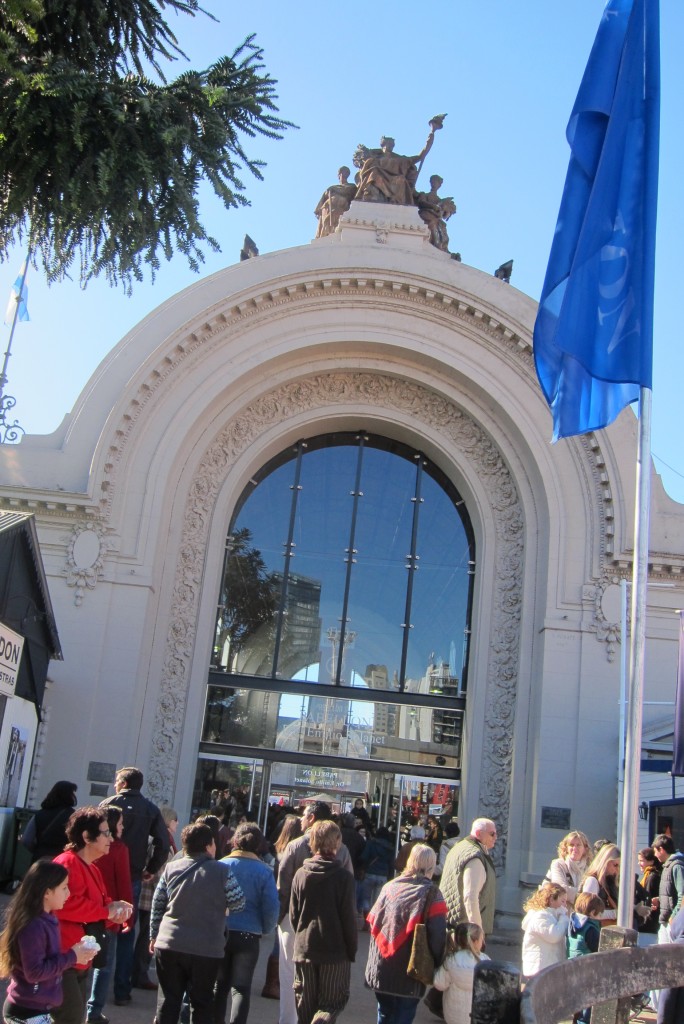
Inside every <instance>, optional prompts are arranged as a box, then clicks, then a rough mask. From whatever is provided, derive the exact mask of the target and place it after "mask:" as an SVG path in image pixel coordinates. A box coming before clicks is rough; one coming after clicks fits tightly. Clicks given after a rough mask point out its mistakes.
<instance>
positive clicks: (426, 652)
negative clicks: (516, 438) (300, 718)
mask: <svg viewBox="0 0 684 1024" xmlns="http://www.w3.org/2000/svg"><path fill="white" fill-rule="evenodd" d="M474 560H475V554H474V543H473V537H472V530H471V527H470V522H469V520H468V517H467V514H466V511H465V506H464V503H463V501H462V499H461V498H460V496H459V494H458V493H457V491H456V489H455V488H454V486H453V485H452V484H451V483H450V481H449V480H447V478H446V477H445V476H444V474H443V473H442V472H441V471H440V470H439V469H437V468H436V467H435V466H433V465H431V464H430V462H429V461H428V460H427V459H426V458H425V456H424V455H423V454H422V453H420V452H416V451H414V450H412V449H410V448H408V447H407V446H406V445H403V444H400V443H398V442H396V441H390V440H388V439H387V438H383V437H378V436H373V435H369V434H366V433H364V432H359V433H336V434H328V435H325V436H320V437H315V438H311V439H308V440H306V441H301V442H299V443H298V444H297V445H295V446H294V447H293V448H291V449H288V450H287V451H285V452H283V453H281V454H280V455H279V456H278V457H276V458H275V459H273V460H272V461H271V462H270V463H268V464H267V465H266V466H265V467H264V468H263V469H262V470H261V472H260V473H259V474H257V475H256V476H255V477H254V478H253V479H252V480H251V481H250V483H249V485H248V487H247V488H246V489H245V491H244V493H243V494H242V496H241V498H240V501H239V502H238V505H237V508H236V510H235V513H234V516H233V520H232V522H231V525H230V529H229V533H228V538H227V542H226V552H225V560H224V568H223V576H222V583H221V593H220V597H219V607H218V614H217V621H216V631H215V643H214V648H213V656H212V669H213V670H214V672H215V671H216V670H219V671H222V672H225V673H226V675H229V676H231V677H236V676H238V677H239V676H245V677H246V676H251V677H260V676H261V677H264V676H265V677H269V678H272V679H274V680H278V681H279V683H285V682H287V681H295V682H296V681H305V682H308V683H311V682H320V683H328V684H333V685H337V686H354V687H364V688H366V687H369V688H372V689H376V690H393V691H396V692H397V693H402V692H404V693H407V694H408V693H412V692H413V693H419V692H422V693H426V692H431V693H452V694H454V693H458V694H463V693H464V691H465V687H466V683H467V666H468V637H469V634H470V605H471V594H472V580H473V567H474Z"/></svg>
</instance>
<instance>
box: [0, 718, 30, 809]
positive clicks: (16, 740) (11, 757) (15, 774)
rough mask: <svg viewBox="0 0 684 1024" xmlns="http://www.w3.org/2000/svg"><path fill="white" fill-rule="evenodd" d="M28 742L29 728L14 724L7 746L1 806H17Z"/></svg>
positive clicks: (0, 796)
mask: <svg viewBox="0 0 684 1024" xmlns="http://www.w3.org/2000/svg"><path fill="white" fill-rule="evenodd" d="M27 743H28V730H27V729H22V728H20V727H19V726H18V725H13V726H12V728H11V730H10V741H9V746H8V748H7V760H6V762H5V775H4V777H3V780H2V789H0V806H2V807H16V805H17V799H18V797H19V785H20V783H21V773H22V771H23V770H24V758H25V757H26V745H27Z"/></svg>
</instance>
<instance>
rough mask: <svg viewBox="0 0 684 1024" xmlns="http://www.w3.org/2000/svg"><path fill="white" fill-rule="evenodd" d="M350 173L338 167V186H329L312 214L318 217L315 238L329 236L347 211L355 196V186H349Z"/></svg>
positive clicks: (346, 169)
mask: <svg viewBox="0 0 684 1024" xmlns="http://www.w3.org/2000/svg"><path fill="white" fill-rule="evenodd" d="M350 174H351V171H350V170H349V168H348V167H340V169H339V171H338V172H337V177H338V180H339V185H331V186H330V188H326V190H325V192H324V193H323V195H322V196H321V198H320V199H319V201H318V206H317V207H316V209H315V210H314V213H315V214H316V216H317V217H318V230H317V231H316V238H324V237H325V235H330V234H332V232H333V231H334V230H335V228H336V227H337V225H338V223H339V220H340V217H341V216H342V214H343V213H346V212H347V210H348V209H349V207H350V205H351V202H352V199H353V198H354V196H355V195H356V185H351V184H349V180H348V179H349V175H350Z"/></svg>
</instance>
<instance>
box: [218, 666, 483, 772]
mask: <svg viewBox="0 0 684 1024" xmlns="http://www.w3.org/2000/svg"><path fill="white" fill-rule="evenodd" d="M462 720H463V719H462V713H461V712H457V711H438V710H434V709H431V708H416V707H413V706H410V707H409V706H403V705H398V704H376V703H373V702H371V701H357V700H354V701H350V700H343V699H340V698H337V697H310V696H307V695H304V694H297V693H291V692H288V693H276V692H265V691H261V690H259V691H257V690H246V689H232V688H225V687H220V686H210V687H209V695H208V699H207V710H206V716H205V721H204V729H203V732H202V740H203V742H205V743H221V744H238V745H241V746H253V747H259V748H260V754H261V756H265V751H268V750H269V749H270V750H279V751H295V752H297V753H309V754H315V755H328V756H333V757H345V758H353V759H356V760H359V759H363V760H369V759H370V760H375V761H392V762H398V763H406V764H412V765H419V764H422V765H435V763H436V758H437V757H441V758H444V764H443V765H442V767H448V768H456V767H459V766H460V760H461V733H462Z"/></svg>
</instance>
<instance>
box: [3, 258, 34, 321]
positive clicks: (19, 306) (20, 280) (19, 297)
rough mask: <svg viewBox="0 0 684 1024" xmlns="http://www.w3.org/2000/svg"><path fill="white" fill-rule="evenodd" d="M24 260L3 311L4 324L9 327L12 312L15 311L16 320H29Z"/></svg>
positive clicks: (12, 315) (12, 318)
mask: <svg viewBox="0 0 684 1024" xmlns="http://www.w3.org/2000/svg"><path fill="white" fill-rule="evenodd" d="M26 271H27V265H26V260H24V263H23V265H22V268H21V270H20V271H19V276H18V277H17V279H16V281H15V282H14V284H13V285H12V291H11V292H10V297H9V302H8V303H7V309H6V310H5V323H6V324H8V325H9V326H11V325H12V324H13V323H14V311H15V309H16V311H17V320H29V319H30V317H29V311H28V288H27V287H26Z"/></svg>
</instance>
